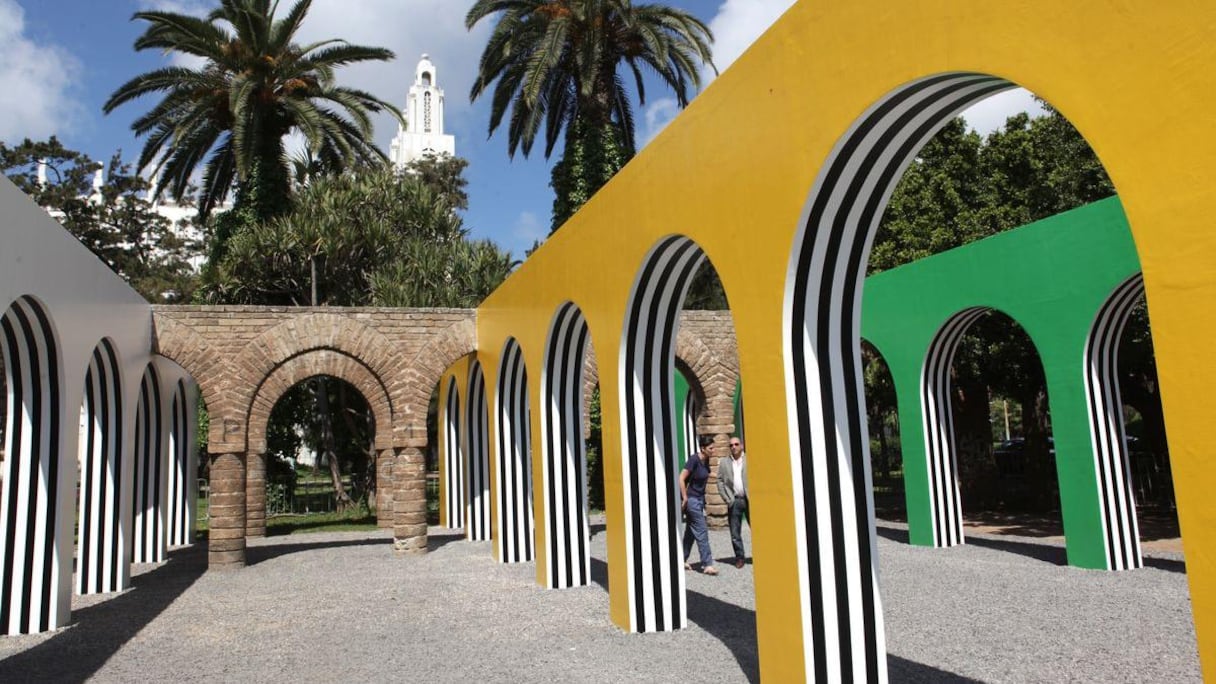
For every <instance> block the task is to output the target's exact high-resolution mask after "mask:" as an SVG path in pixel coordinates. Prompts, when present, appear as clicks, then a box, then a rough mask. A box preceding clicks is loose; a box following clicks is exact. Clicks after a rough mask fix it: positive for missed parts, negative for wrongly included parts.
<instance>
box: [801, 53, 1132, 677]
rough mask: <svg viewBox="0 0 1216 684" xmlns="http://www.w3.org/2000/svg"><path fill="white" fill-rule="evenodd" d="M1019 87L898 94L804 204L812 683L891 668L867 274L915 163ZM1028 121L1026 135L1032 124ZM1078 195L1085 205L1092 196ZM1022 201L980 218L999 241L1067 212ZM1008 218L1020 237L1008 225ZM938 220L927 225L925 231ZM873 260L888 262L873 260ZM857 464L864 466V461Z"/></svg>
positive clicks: (964, 77)
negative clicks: (990, 102) (832, 591)
mask: <svg viewBox="0 0 1216 684" xmlns="http://www.w3.org/2000/svg"><path fill="white" fill-rule="evenodd" d="M1011 87H1012V84H1010V83H1008V82H1007V81H1004V80H1003V79H1000V78H996V77H992V76H989V75H985V74H975V73H965V72H955V73H944V74H938V75H934V76H930V77H926V78H923V79H920V80H917V81H915V82H911V83H908V84H906V85H904V86H901V87H900V88H897V89H895V90H894V91H891V92H890V93H888V94H887V95H886V96H885V97H883V98H882V99H881V100H880V101H878V102H876V103H875V104H874V105H872V106H871V107H870V108H869V109H868V110H867V111H866V112H864V113H863V114H862V116H861V117H860V118H859V119H857V121H856V122H855V123H854V125H853V126H852V127H851V128H850V130H849V131H848V132H847V133H846V134H845V135H844V136H843V137H842V138H841V139H840V140H839V141H838V142H837V145H836V147H835V148H834V149H833V151H832V153H831V154H830V156H829V157H828V159H827V160H826V163H825V165H824V166H823V168H822V170H821V172H820V174H819V176H818V178H817V179H816V181H815V184H814V187H813V189H812V191H811V193H810V197H809V199H808V201H807V204H806V209H805V213H804V220H805V222H804V223H803V224H802V225H800V226H799V230H798V234H797V236H796V238H795V248H794V251H793V254H792V257H791V261H790V274H791V277H790V278H788V279H787V288H786V293H785V311H786V318H785V328H784V333H785V336H786V337H785V339H786V371H787V376H788V377H790V379H791V384H790V385H789V390H788V397H787V401H788V403H789V406H790V407H791V411H790V416H791V418H790V431H791V450H790V451H791V458H792V462H791V465H792V467H793V470H794V472H795V479H796V480H797V481H796V483H795V486H796V489H798V490H800V491H798V492H797V494H796V496H795V514H796V515H797V516H798V518H799V520H800V523H801V525H800V534H801V538H800V540H799V555H800V556H801V557H803V558H805V561H806V572H807V575H808V588H809V591H808V592H806V594H805V595H804V597H803V605H802V615H803V622H804V624H803V627H804V633H806V634H808V635H814V636H813V637H808V638H807V641H806V646H807V648H806V653H807V655H806V659H807V660H806V664H807V668H808V672H813V673H814V674H815V676H817V677H824V676H826V675H827V674H828V669H827V668H829V667H835V663H837V662H839V663H840V667H841V668H842V670H841V673H842V674H843V675H844V676H845V677H846V678H848V677H853V676H856V677H863V678H868V679H874V678H877V677H879V676H881V674H882V672H883V671H884V669H885V665H884V663H883V662H882V661H881V659H880V658H879V657H878V655H877V654H880V653H882V651H883V649H884V642H883V635H882V615H881V605H880V601H879V597H878V593H877V581H876V578H877V575H876V571H877V559H876V557H875V548H876V544H875V538H874V532H873V508H872V501H871V500H870V497H869V495H868V487H867V483H868V481H869V480H870V477H871V474H870V472H869V468H868V465H869V457H868V454H866V453H865V452H866V451H867V450H868V446H869V444H868V442H869V440H868V438H866V436H865V434H864V433H863V430H864V421H863V420H862V416H864V404H863V403H862V402H861V401H859V394H860V392H859V385H860V384H861V383H860V382H859V379H860V376H861V372H860V368H859V367H858V366H859V365H860V363H859V361H860V360H859V358H858V355H857V354H856V353H851V349H856V348H857V344H858V341H859V340H858V330H859V325H858V322H859V321H858V317H859V310H860V284H861V278H862V276H863V275H864V273H863V270H864V269H863V267H864V265H865V264H866V262H867V259H868V258H869V257H870V247H871V244H872V242H873V240H874V237H875V235H876V233H878V232H879V225H880V220H881V219H883V211H884V209H886V210H887V211H893V210H903V209H905V208H906V207H903V206H899V207H896V205H895V204H894V203H893V204H892V207H891V208H888V207H887V204H888V200H890V199H891V196H892V193H893V192H894V191H895V190H896V187H895V186H896V183H897V182H898V181H899V180H900V178H901V176H902V175H903V174H904V172H905V170H906V169H908V167H909V165H910V164H913V162H914V160H916V161H917V162H918V163H917V164H916V167H917V168H919V167H920V166H922V165H923V164H922V163H921V162H923V161H925V160H922V159H918V157H917V155H918V154H920V152H921V150H922V148H925V143H926V142H928V141H929V140H930V139H931V138H932V137H933V136H934V134H935V133H937V131H939V130H941V129H942V128H943V126H947V124H949V125H950V126H954V124H950V122H951V120H952V119H953V117H955V115H956V114H958V113H959V112H961V111H963V110H964V109H966V108H967V107H968V106H970V105H971V104H974V103H976V102H978V101H980V100H982V99H984V98H986V97H988V96H989V95H992V94H994V93H996V92H999V91H1002V90H1006V89H1008V88H1011ZM1061 119H1062V117H1061ZM1021 121H1022V123H1023V124H1024V123H1025V122H1026V119H1025V118H1023V119H1022V120H1021ZM1069 129H1070V130H1071V127H1069ZM1072 133H1073V134H1075V131H1072ZM1077 139H1078V140H1079V136H1077ZM1014 142H1018V141H1017V140H1014ZM1014 147H1015V148H1016V147H1017V146H1016V145H1015V146H1014ZM1055 147H1056V148H1059V152H1060V153H1061V154H1072V153H1074V152H1076V151H1077V149H1083V150H1084V151H1088V147H1087V146H1085V145H1084V143H1083V142H1082V143H1081V144H1080V145H1079V146H1071V147H1067V146H1065V145H1064V144H1063V143H1061V144H1057V145H1056V146H1055ZM1089 155H1090V157H1092V159H1093V162H1094V163H1093V164H1092V165H1090V166H1089V167H1087V169H1086V172H1087V173H1089V172H1092V171H1093V170H1094V168H1096V169H1097V174H1096V175H1095V174H1093V173H1090V176H1089V178H1090V180H1093V179H1094V178H1095V177H1099V176H1100V179H1101V180H1103V181H1105V175H1104V174H1102V172H1101V166H1100V164H1098V163H1097V160H1096V157H1093V155H1092V152H1089ZM1012 161H1014V162H1019V161H1023V159H1022V158H1014V159H1012ZM1024 161H1026V162H1027V164H1026V165H1025V166H1024V167H1019V168H1023V170H1026V169H1033V168H1035V167H1034V164H1032V163H1031V161H1033V160H1024ZM954 171H955V172H957V173H961V174H962V175H964V176H968V177H970V176H974V175H975V174H976V173H977V168H976V167H975V166H968V165H966V164H960V165H957V168H956V169H954ZM909 173H911V172H909ZM1013 180H1016V179H1010V178H1006V179H1004V182H1000V183H995V184H994V185H993V187H994V188H995V189H996V191H997V194H999V193H1000V192H1013V190H1012V188H1013V186H1014V185H1015V183H1014V182H1013ZM919 181H921V184H920V185H919V186H917V187H916V188H913V190H914V191H917V192H920V193H921V194H924V195H937V196H946V197H949V198H952V199H954V200H956V201H958V202H959V203H965V201H967V200H968V199H969V198H968V197H967V196H966V194H965V192H953V190H954V188H943V187H939V186H938V185H935V183H936V182H937V179H935V178H923V177H921V178H919ZM1105 182H1106V183H1107V184H1109V181H1105ZM1108 187H1109V186H1108ZM1036 189H1037V188H1036ZM1074 189H1075V188H1074ZM1085 189H1086V190H1087V191H1088V190H1089V189H1092V188H1091V187H1090V186H1086V187H1085ZM943 191H946V192H943ZM972 192H974V190H972ZM979 194H983V193H979ZM1074 195H1075V196H1078V197H1084V196H1085V193H1084V192H1079V193H1074ZM1071 196H1073V195H1070V197H1071ZM1098 196H1101V195H1098ZM1018 199H1021V200H1026V204H1027V207H1026V212H1027V213H1026V214H1015V213H1013V212H1007V214H1006V215H1001V214H1000V213H999V212H988V213H983V214H982V216H981V218H983V219H985V220H989V221H991V224H989V229H990V230H995V231H999V230H1003V229H1006V228H1012V227H1015V226H1017V225H1021V224H1022V223H1025V222H1027V221H1029V220H1034V219H1036V218H1040V217H1042V216H1043V214H1037V215H1036V214H1035V213H1034V212H1035V211H1037V210H1041V209H1043V208H1044V207H1046V208H1047V209H1048V211H1047V214H1048V215H1049V214H1052V213H1055V212H1056V211H1059V210H1060V207H1059V205H1058V204H1056V203H1054V200H1055V199H1056V198H1051V199H1052V200H1053V202H1045V203H1042V204H1041V205H1039V206H1034V202H1035V201H1036V200H1039V199H1042V195H1041V194H1035V193H1027V194H1026V196H1024V197H1020V198H1018ZM1093 199H1096V197H1084V199H1083V201H1092V200H1093ZM1074 206H1075V205H1074ZM1064 208H1067V207H1064ZM946 213H949V211H947V212H946ZM1011 217H1013V218H1014V220H1013V222H1012V224H1010V225H1003V224H1001V221H1002V220H1009V219H1010V218H1011ZM934 220H935V219H934V218H932V217H929V218H926V222H933V221H934ZM938 223H940V221H939V222H938ZM993 224H995V227H993ZM981 225H983V223H982V221H981ZM938 227H939V228H941V226H940V225H939V226H938ZM988 234H991V232H990V233H988ZM929 242H930V243H932V240H930V241H929ZM875 253H876V254H878V253H880V252H879V250H877V249H876V251H875ZM913 258H915V257H913ZM1048 450H1050V449H1049V448H1048ZM859 455H861V456H864V458H862V459H858V458H857V457H858V456H859ZM825 483H826V484H827V486H826V487H825V486H824V485H825ZM1070 486H1078V487H1081V486H1084V483H1081V484H1077V485H1072V484H1070ZM803 544H805V547H803ZM1070 556H1071V547H1070ZM825 587H835V588H836V591H837V593H838V595H839V596H841V597H843V598H845V599H846V600H844V601H835V602H826V601H825V600H824V598H825V594H824V591H825ZM858 624H861V625H865V626H866V627H865V629H863V630H861V631H860V632H857V631H853V628H852V627H850V626H851V625H858ZM837 654H838V655H837Z"/></svg>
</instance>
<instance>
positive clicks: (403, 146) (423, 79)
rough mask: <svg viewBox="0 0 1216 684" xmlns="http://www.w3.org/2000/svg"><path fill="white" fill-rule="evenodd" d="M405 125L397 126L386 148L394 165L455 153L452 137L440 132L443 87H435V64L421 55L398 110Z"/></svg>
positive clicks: (453, 138)
mask: <svg viewBox="0 0 1216 684" xmlns="http://www.w3.org/2000/svg"><path fill="white" fill-rule="evenodd" d="M402 114H403V116H404V118H405V125H399V126H398V127H397V137H395V138H393V142H392V144H391V145H390V147H389V153H388V156H389V159H390V160H391V161H392V162H393V164H394V165H396V166H397V167H398V168H400V167H402V166H405V165H406V164H408V163H410V162H411V161H414V160H416V159H421V158H422V157H424V156H426V155H428V154H431V155H441V154H450V155H453V156H455V154H456V138H455V137H454V136H451V135H446V134H444V132H443V89H442V88H440V87H439V81H438V78H437V76H436V71H435V65H434V64H433V63H431V60H430V57H429V56H427V55H425V54H424V55H422V59H421V60H420V61H419V62H418V66H417V68H415V69H414V85H412V86H410V90H409V93H408V94H407V95H406V98H405V111H404V112H402Z"/></svg>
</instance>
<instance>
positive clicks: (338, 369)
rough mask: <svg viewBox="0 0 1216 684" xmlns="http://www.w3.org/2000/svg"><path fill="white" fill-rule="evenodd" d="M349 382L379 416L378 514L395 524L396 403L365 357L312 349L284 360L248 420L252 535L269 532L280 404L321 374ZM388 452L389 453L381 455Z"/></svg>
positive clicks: (262, 387)
mask: <svg viewBox="0 0 1216 684" xmlns="http://www.w3.org/2000/svg"><path fill="white" fill-rule="evenodd" d="M323 375H327V376H331V377H335V378H338V379H340V380H344V381H346V382H347V383H349V384H350V385H351V386H352V387H354V388H355V389H356V390H357V391H358V392H359V393H360V394H362V395H363V398H364V399H365V400H366V401H367V404H368V407H369V408H370V409H371V411H372V415H373V416H374V419H375V424H376V425H375V437H374V439H375V442H374V445H373V448H374V449H375V451H376V456H375V461H376V480H377V482H376V485H377V486H376V518H377V520H378V521H379V522H380V525H381V526H382V527H388V526H389V525H390V524H391V523H392V519H393V518H392V489H393V483H392V458H391V453H392V451H391V449H392V426H393V417H394V416H393V406H392V402H391V401H390V400H389V395H388V390H387V389H386V383H385V381H384V379H383V378H381V377H379V376H377V375H376V374H375V372H373V371H372V369H371V368H369V367H368V366H367V365H366V364H365V363H363V362H362V361H361V360H360V359H357V358H355V357H352V356H350V355H349V354H346V353H344V352H340V351H335V350H333V349H314V350H311V351H306V352H303V353H301V354H298V355H296V356H293V357H291V358H290V359H288V360H286V361H285V362H283V363H282V364H281V365H279V366H278V367H276V368H275V369H274V370H272V371H271V372H270V374H269V375H267V376H266V377H265V378H263V379H262V382H261V383H260V384H259V385H258V386H257V387H256V388H255V389H254V395H253V398H252V400H251V401H250V403H249V406H248V409H247V413H246V419H245V424H246V426H247V436H246V440H245V441H246V444H247V445H248V454H249V455H248V457H247V460H246V475H245V502H246V509H245V510H246V512H245V516H246V517H245V530H246V534H248V535H250V536H262V535H264V534H265V533H266V427H267V423H268V422H269V421H270V414H271V412H272V411H273V410H274V406H275V404H277V403H278V401H279V399H281V398H282V397H283V395H284V394H285V393H286V392H287V391H288V390H289V389H291V388H292V387H294V386H296V385H297V384H299V383H301V382H303V381H305V380H308V379H309V378H314V377H317V376H323ZM382 454H383V456H381V455H382Z"/></svg>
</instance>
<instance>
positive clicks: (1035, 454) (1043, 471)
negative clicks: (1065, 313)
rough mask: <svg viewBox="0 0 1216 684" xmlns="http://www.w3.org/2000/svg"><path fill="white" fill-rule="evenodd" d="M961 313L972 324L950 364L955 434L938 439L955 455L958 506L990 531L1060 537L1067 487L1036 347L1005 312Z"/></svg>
mask: <svg viewBox="0 0 1216 684" xmlns="http://www.w3.org/2000/svg"><path fill="white" fill-rule="evenodd" d="M959 317H960V318H971V319H972V320H971V322H970V323H969V324H967V323H966V321H958V322H956V327H957V326H961V325H964V324H966V325H967V327H965V328H961V329H959V330H958V332H957V333H956V334H958V341H957V343H956V353H955V354H954V357H953V359H952V360H951V362H950V366H949V368H948V369H947V374H948V377H947V378H946V381H947V382H948V383H949V384H948V385H947V387H946V389H947V391H948V393H949V394H948V396H949V403H950V412H951V416H952V419H951V420H950V424H951V425H952V427H953V434H952V435H951V436H949V438H948V439H943V440H942V441H941V442H940V443H941V444H942V445H943V446H944V447H946V448H950V449H952V450H953V452H954V457H953V460H954V462H955V472H956V474H957V475H956V477H957V478H958V491H959V492H960V495H961V501H960V503H959V504H958V505H959V506H960V510H961V511H963V515H964V517H965V519H966V521H967V524H968V525H977V526H979V528H981V529H984V530H988V531H995V532H998V533H1001V532H1003V533H1017V534H1029V535H1036V536H1044V535H1049V534H1060V533H1061V532H1062V529H1063V526H1062V519H1061V508H1060V487H1061V484H1060V482H1059V478H1058V476H1057V467H1056V453H1055V446H1054V440H1053V437H1052V429H1051V427H1052V425H1051V410H1050V403H1049V398H1048V394H1047V379H1046V375H1045V373H1044V370H1043V364H1042V362H1041V360H1040V359H1039V353H1038V350H1037V349H1036V347H1035V345H1034V343H1033V342H1032V341H1031V339H1030V338H1029V337H1028V336H1027V334H1026V332H1025V331H1024V330H1023V329H1022V327H1021V326H1020V325H1018V323H1017V322H1016V321H1014V320H1013V319H1011V318H1009V317H1008V316H1007V315H1005V314H1004V313H1002V312H999V311H995V310H988V311H984V310H979V311H976V312H971V313H970V314H967V313H964V314H960V316H959ZM926 374H927V372H926ZM1007 410H1008V411H1009V413H1008V414H1006V413H1005V412H1006V411H1007ZM1007 418H1008V425H1009V429H1010V438H1009V439H1003V437H1004V432H1005V426H1006V424H1007V423H1006V419H1007ZM942 474H943V476H945V475H947V474H948V473H947V472H946V471H942ZM958 541H961V538H959V540H958ZM955 543H958V542H957V541H956V542H955ZM943 545H949V544H943Z"/></svg>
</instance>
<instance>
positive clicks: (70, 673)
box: [0, 543, 207, 682]
mask: <svg viewBox="0 0 1216 684" xmlns="http://www.w3.org/2000/svg"><path fill="white" fill-rule="evenodd" d="M206 570H207V545H206V543H203V544H195V545H194V546H189V547H186V548H182V549H177V550H174V551H170V552H169V560H168V562H166V563H164V564H162V565H160V566H159V567H157V568H155V569H153V570H150V571H148V572H145V573H142V574H140V575H137V576H135V577H133V578H132V579H131V587H132V588H131V589H129V590H127V591H125V592H123V593H121V594H118V595H116V596H114V597H113V598H110V599H108V600H104V601H101V602H100V603H96V604H93V605H91V606H87V607H84V608H81V609H79V610H75V611H73V612H72V624H71V626H70V627H66V628H64V629H62V630H60V631H59V632H58V633H56V634H55V635H54V636H51V637H50V638H48V639H47V640H46V641H44V642H42V643H41V644H38V645H37V646H34V647H33V648H30V649H27V650H25V651H22V652H21V653H17V654H15V655H12V656H10V657H8V658H5V659H4V660H2V661H0V681H6V682H15V681H53V682H83V681H85V680H87V679H89V678H90V677H92V676H93V675H94V674H96V673H97V671H98V670H99V669H101V666H102V665H104V664H105V663H106V661H107V660H109V659H110V658H111V657H112V656H113V655H114V654H115V653H117V652H118V650H119V649H120V648H122V646H123V644H125V643H127V642H128V641H130V640H131V639H132V638H133V637H134V636H135V635H136V634H138V633H139V631H140V630H142V629H143V628H144V627H145V626H147V625H148V623H150V622H152V621H153V620H154V619H156V617H157V616H158V615H160V614H161V613H162V612H163V611H164V610H165V609H166V608H168V607H169V605H170V604H171V603H173V601H174V600H176V599H177V597H179V596H181V595H182V594H183V593H184V592H185V591H186V590H187V589H189V588H190V586H191V585H192V584H194V582H195V580H197V579H198V578H199V577H201V576H202V574H203V573H204V572H205V571H206Z"/></svg>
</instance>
